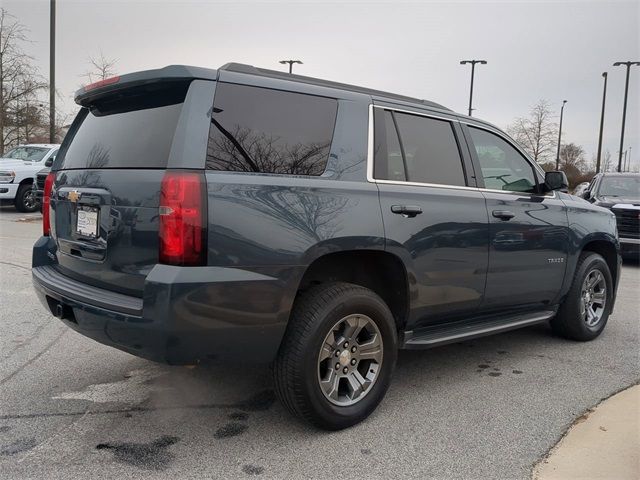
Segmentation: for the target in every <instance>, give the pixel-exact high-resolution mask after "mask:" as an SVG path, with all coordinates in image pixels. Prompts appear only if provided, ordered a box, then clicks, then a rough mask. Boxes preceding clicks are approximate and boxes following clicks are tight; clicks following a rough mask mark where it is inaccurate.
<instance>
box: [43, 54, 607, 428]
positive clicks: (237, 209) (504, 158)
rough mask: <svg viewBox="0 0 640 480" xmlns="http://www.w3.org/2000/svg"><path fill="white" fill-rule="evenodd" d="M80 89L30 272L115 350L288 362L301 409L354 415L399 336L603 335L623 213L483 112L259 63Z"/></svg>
mask: <svg viewBox="0 0 640 480" xmlns="http://www.w3.org/2000/svg"><path fill="white" fill-rule="evenodd" d="M75 99H76V103H78V105H79V106H80V107H81V110H80V113H79V114H78V116H77V118H76V119H75V121H74V123H73V125H72V126H71V129H70V131H69V133H68V135H67V137H66V138H65V141H64V143H63V146H62V148H61V150H60V154H59V155H58V157H57V158H56V160H55V162H54V165H53V168H52V171H51V173H50V174H49V175H48V176H47V179H46V183H45V187H44V191H45V194H44V199H43V204H44V214H43V230H44V232H43V233H44V234H43V236H42V237H41V238H40V239H39V240H38V241H37V242H36V244H35V246H34V249H33V269H32V273H33V281H34V285H35V288H36V291H37V294H38V296H39V298H40V300H41V301H42V303H43V305H44V306H45V308H47V309H48V310H49V311H51V312H52V313H53V314H54V315H56V316H57V317H59V318H60V319H61V320H62V321H63V322H64V323H65V324H66V325H68V326H69V327H71V328H73V329H74V330H76V331H78V332H80V333H82V334H84V335H86V336H88V337H90V338H93V339H95V340H97V341H99V342H101V343H104V344H106V345H111V346H114V347H116V348H119V349H121V350H124V351H126V352H129V353H132V354H133V355H137V356H140V357H144V358H148V359H152V360H156V361H161V362H168V363H171V364H185V363H187V364H193V363H197V362H207V361H226V362H230V363H231V364H233V363H234V362H272V364H273V369H272V370H273V374H274V381H275V389H276V392H277V395H278V396H279V398H280V400H281V401H282V403H283V404H284V405H285V407H286V408H287V409H288V410H289V411H291V412H292V413H294V414H296V415H298V416H300V417H302V418H304V419H306V420H308V421H310V422H311V423H313V424H314V425H317V426H319V427H321V428H325V429H340V428H345V427H348V426H350V425H353V424H355V423H357V422H359V421H361V420H363V419H364V418H366V417H367V416H368V415H369V414H370V413H371V412H372V411H373V410H374V409H375V408H376V406H377V405H378V404H379V403H380V401H381V399H382V398H383V396H384V395H385V392H386V390H387V388H388V387H389V384H390V381H391V376H392V372H393V370H394V368H395V364H396V358H397V352H398V349H424V348H431V347H435V346H438V345H443V344H447V343H452V342H460V341H463V340H468V339H471V338H475V337H480V336H483V335H489V334H494V333H499V332H504V331H507V330H511V329H515V328H521V327H525V326H529V325H534V324H539V323H544V322H551V326H552V328H553V330H554V331H555V332H557V333H558V334H560V335H562V336H564V337H566V338H569V339H572V340H579V341H587V340H592V339H594V338H596V337H597V336H598V335H600V333H602V331H603V329H604V328H605V325H606V323H607V319H608V318H609V315H610V313H611V311H612V310H613V307H614V301H615V294H616V289H617V286H618V278H619V274H620V257H619V244H618V239H617V234H616V226H615V217H614V215H613V214H612V213H611V212H610V211H609V210H607V209H605V208H601V207H598V206H595V205H589V204H588V203H586V202H584V200H582V199H580V198H577V197H574V196H572V195H569V194H565V193H563V192H562V191H561V190H563V189H566V188H567V182H566V177H565V176H564V174H563V173H562V172H548V173H546V174H545V173H544V172H543V171H542V170H541V169H540V168H539V167H538V166H537V165H536V163H535V162H534V161H532V160H531V159H530V158H529V157H527V155H526V154H525V153H524V152H523V151H522V150H521V149H520V148H519V147H518V145H517V143H515V142H514V141H513V140H512V139H511V138H509V137H508V136H507V135H506V134H504V133H503V132H502V131H501V130H499V129H498V128H496V127H494V126H492V125H491V124H489V123H486V122H484V121H482V120H480V119H478V118H475V117H474V118H471V117H467V116H464V115H460V114H457V113H455V112H453V111H451V110H449V109H447V108H445V107H443V106H441V105H438V104H436V103H433V102H430V101H425V100H418V99H414V98H410V97H405V96H401V95H395V94H391V93H384V92H379V91H376V90H370V89H367V88H361V87H355V86H350V85H344V84H340V83H334V82H329V81H325V80H319V79H315V78H309V77H303V76H298V75H291V74H284V73H281V72H275V71H271V70H264V69H260V68H255V67H252V66H248V65H240V64H227V65H225V66H223V67H221V68H220V69H218V70H208V69H201V68H195V67H185V66H171V67H166V68H163V69H160V70H150V71H144V72H138V73H132V74H130V75H124V76H121V77H117V78H114V79H109V80H105V81H103V82H100V83H98V84H94V85H91V86H89V87H85V89H83V90H81V91H79V92H78V93H77V94H76V97H75ZM488 185H490V188H489V187H488ZM113 212H117V213H118V216H115V215H114V214H113ZM114 218H117V219H118V221H117V222H114V220H113V219H114ZM114 224H117V225H118V228H117V229H116V230H114V227H113V225H114Z"/></svg>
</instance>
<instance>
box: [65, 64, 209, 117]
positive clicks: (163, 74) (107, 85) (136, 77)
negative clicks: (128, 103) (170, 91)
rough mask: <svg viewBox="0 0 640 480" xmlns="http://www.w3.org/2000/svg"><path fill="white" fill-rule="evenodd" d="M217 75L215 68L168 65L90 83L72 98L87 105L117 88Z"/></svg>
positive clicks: (207, 78) (207, 77)
mask: <svg viewBox="0 0 640 480" xmlns="http://www.w3.org/2000/svg"><path fill="white" fill-rule="evenodd" d="M217 77H218V72H217V70H213V69H208V68H199V67H191V66H186V65H170V66H168V67H164V68H158V69H155V70H144V71H140V72H134V73H128V74H126V75H122V76H117V77H111V78H106V79H104V80H100V81H98V82H95V83H91V84H89V85H86V86H84V87H82V88H81V89H79V90H78V91H76V93H75V95H74V100H75V102H76V103H77V104H78V105H80V106H83V107H89V106H90V105H91V104H92V103H93V102H94V101H96V100H99V99H100V98H103V97H104V96H106V95H111V94H113V93H114V92H116V91H118V90H123V89H128V88H131V87H137V86H141V85H151V84H157V83H166V82H182V81H188V80H194V79H203V80H216V79H217Z"/></svg>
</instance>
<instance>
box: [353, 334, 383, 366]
mask: <svg viewBox="0 0 640 480" xmlns="http://www.w3.org/2000/svg"><path fill="white" fill-rule="evenodd" d="M358 356H359V357H360V360H375V361H376V362H378V363H380V362H381V361H382V345H380V334H378V333H376V334H375V335H373V336H372V337H371V338H370V339H369V340H368V341H367V342H365V343H363V344H361V345H360V349H359V354H358Z"/></svg>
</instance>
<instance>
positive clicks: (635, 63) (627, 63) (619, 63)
mask: <svg viewBox="0 0 640 480" xmlns="http://www.w3.org/2000/svg"><path fill="white" fill-rule="evenodd" d="M620 65H627V66H629V67H630V66H631V65H640V62H616V63H614V64H613V66H614V67H619V66H620Z"/></svg>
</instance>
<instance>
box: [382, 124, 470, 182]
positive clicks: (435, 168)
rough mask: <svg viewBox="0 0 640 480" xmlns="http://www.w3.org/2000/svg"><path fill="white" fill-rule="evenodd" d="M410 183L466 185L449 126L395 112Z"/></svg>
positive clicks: (456, 144) (454, 138) (453, 135)
mask: <svg viewBox="0 0 640 480" xmlns="http://www.w3.org/2000/svg"><path fill="white" fill-rule="evenodd" d="M393 115H394V117H395V119H396V124H397V126H398V131H399V133H400V140H401V142H402V147H403V150H404V155H405V164H406V168H407V172H406V177H407V180H408V181H410V182H421V183H437V184H444V185H466V182H465V178H464V171H463V170H462V159H461V158H460V151H459V150H458V143H457V141H456V137H455V134H454V132H453V126H452V125H451V122H447V121H446V120H436V119H433V118H428V117H421V116H417V115H410V114H405V113H398V112H395V113H394V114H393Z"/></svg>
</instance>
